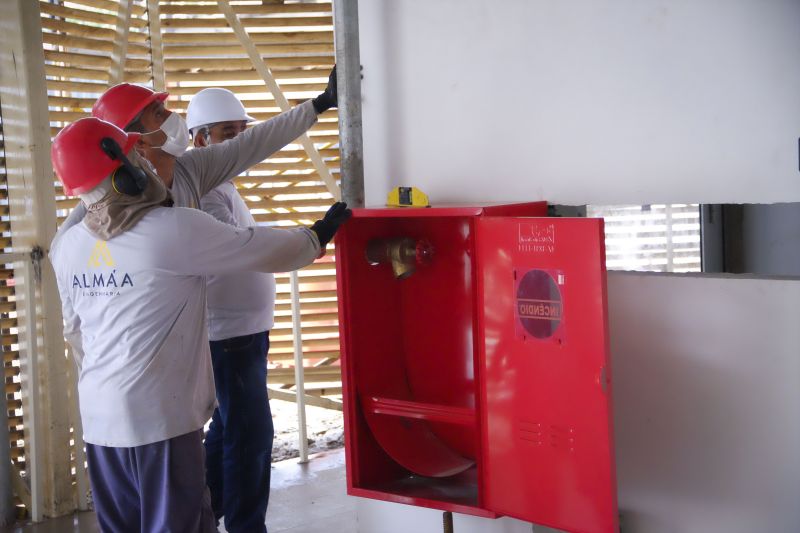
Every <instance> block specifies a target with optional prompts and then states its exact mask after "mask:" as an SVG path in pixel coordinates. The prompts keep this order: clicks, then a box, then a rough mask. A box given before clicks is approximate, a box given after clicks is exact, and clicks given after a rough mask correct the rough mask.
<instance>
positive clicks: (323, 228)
mask: <svg viewBox="0 0 800 533" xmlns="http://www.w3.org/2000/svg"><path fill="white" fill-rule="evenodd" d="M352 214H353V211H351V210H350V209H348V208H347V204H346V203H344V202H336V203H335V204H333V205H332V206H331V208H330V209H328V212H327V213H325V216H324V217H322V220H317V221H316V222H314V225H313V226H311V231H313V232H314V233H316V234H317V237H318V238H319V246H320V249H322V250H324V249H325V247H326V246H327V245H328V243H329V242H331V239H333V236H334V235H335V234H336V230H338V229H339V226H341V225H342V224H343V223H344V222H345V221H346V220H347V219H348V218H350V217H351V216H352Z"/></svg>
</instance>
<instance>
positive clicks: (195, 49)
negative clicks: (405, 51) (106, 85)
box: [46, 34, 331, 57]
mask: <svg viewBox="0 0 800 533" xmlns="http://www.w3.org/2000/svg"><path fill="white" fill-rule="evenodd" d="M48 35H52V34H48ZM76 39H77V38H76ZM46 41H47V42H50V41H51V39H47V40H46ZM76 42H78V41H76ZM76 47H77V48H79V47H78V46H76ZM330 48H331V46H330V45H329V44H325V43H310V44H261V45H258V46H257V50H258V53H259V54H261V55H262V56H266V57H270V56H271V55H280V54H284V55H288V54H324V53H327V52H328V51H329V50H330ZM164 54H165V55H168V56H172V57H175V56H184V57H204V56H224V57H228V56H234V57H235V56H241V55H242V47H241V46H239V45H235V44H234V45H226V44H218V45H213V46H203V45H178V44H170V45H165V46H164Z"/></svg>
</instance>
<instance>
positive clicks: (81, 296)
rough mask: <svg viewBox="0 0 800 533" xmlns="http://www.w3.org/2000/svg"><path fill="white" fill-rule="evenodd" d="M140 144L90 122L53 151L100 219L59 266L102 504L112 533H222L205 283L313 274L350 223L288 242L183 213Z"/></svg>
mask: <svg viewBox="0 0 800 533" xmlns="http://www.w3.org/2000/svg"><path fill="white" fill-rule="evenodd" d="M140 141H141V137H140V135H139V134H138V133H125V132H123V131H122V130H120V129H119V128H117V127H115V126H114V125H112V124H110V123H107V122H105V121H102V120H99V119H97V118H85V119H81V120H78V121H76V122H74V123H73V124H70V125H69V126H67V127H66V128H64V129H63V130H62V131H61V132H60V133H59V134H58V135H57V136H56V138H55V140H54V141H53V147H52V151H51V155H52V161H53V167H54V168H55V171H56V174H57V176H58V178H59V180H60V181H61V183H62V185H63V187H64V191H65V192H66V193H67V194H68V195H78V196H80V198H81V200H82V202H83V203H85V204H87V206H88V208H87V212H86V216H85V218H84V219H83V221H82V222H81V223H78V224H75V225H73V226H72V227H71V228H69V229H67V230H66V231H64V232H63V233H62V235H61V237H60V238H59V239H57V240H56V241H55V242H54V243H53V246H52V248H51V251H50V256H51V260H52V264H53V268H54V270H55V274H56V280H57V283H58V289H59V294H60V296H61V301H62V308H63V315H64V335H65V337H66V339H67V341H68V342H69V343H70V345H71V346H72V348H73V353H74V354H75V361H76V364H77V367H78V373H79V377H78V392H79V402H80V412H81V420H82V423H83V432H84V440H85V441H86V448H87V449H86V452H87V460H88V464H89V479H90V482H91V485H92V494H93V501H94V506H95V510H96V512H97V518H98V521H99V523H100V529H101V531H103V532H118V531H142V532H162V531H181V532H186V533H194V532H203V533H205V532H212V531H216V520H215V518H214V516H213V511H212V509H211V506H210V498H209V495H208V490H207V488H206V483H205V475H204V468H203V467H204V464H203V456H204V453H203V444H202V437H203V435H202V433H203V426H204V424H205V423H206V421H207V420H208V419H209V417H210V416H211V413H212V412H213V410H214V407H215V391H214V380H213V371H212V366H211V357H210V352H209V346H208V337H207V334H206V305H205V302H206V277H207V276H208V275H209V274H220V273H221V274H226V273H234V272H251V271H258V272H282V271H290V270H295V269H298V268H301V267H303V266H305V265H308V264H310V263H311V262H313V261H314V258H315V257H316V256H317V255H318V253H319V250H320V242H321V241H326V240H330V238H331V237H332V236H333V234H334V233H335V232H336V229H337V228H338V227H339V225H340V224H341V223H342V222H343V221H344V220H346V219H347V217H348V216H349V210H347V209H343V210H338V211H337V212H336V213H334V214H333V215H326V217H325V218H323V219H322V220H319V221H317V222H316V223H315V224H314V226H312V227H311V228H297V229H288V230H287V229H275V228H267V227H256V226H254V227H248V228H237V227H234V226H231V225H227V224H223V223H221V222H218V221H216V220H214V219H213V218H212V217H210V216H208V215H206V214H205V213H201V212H200V211H198V210H194V209H185V208H179V207H171V206H172V199H171V195H170V193H169V191H168V190H167V188H166V187H165V186H164V184H163V183H162V181H161V180H160V179H159V177H158V176H157V175H156V174H155V173H154V172H152V170H151V169H150V167H149V166H148V165H147V164H146V163H145V162H144V160H143V159H142V158H141V157H140V156H139V154H138V153H137V151H136V150H135V146H137V143H139V142H140Z"/></svg>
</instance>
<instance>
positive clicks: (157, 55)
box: [147, 0, 167, 91]
mask: <svg viewBox="0 0 800 533" xmlns="http://www.w3.org/2000/svg"><path fill="white" fill-rule="evenodd" d="M160 16H161V12H160V10H159V8H158V0H147V20H148V27H149V28H150V57H152V59H153V66H152V68H153V89H155V90H156V91H165V90H166V87H167V82H166V74H165V71H164V45H163V42H162V40H161V19H160V18H159V17H160Z"/></svg>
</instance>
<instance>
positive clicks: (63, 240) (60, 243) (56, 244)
mask: <svg viewBox="0 0 800 533" xmlns="http://www.w3.org/2000/svg"><path fill="white" fill-rule="evenodd" d="M88 237H91V234H90V233H89V230H88V229H86V226H85V225H84V224H83V222H82V221H79V222H78V223H77V224H73V225H72V226H70V227H68V228H64V230H63V231H59V232H58V233H56V236H55V237H53V240H52V241H51V242H50V256H51V257H53V258H55V257H57V256H58V254H60V253H61V251H62V250H65V249H72V248H73V246H75V245H76V244H78V243H79V241H80V240H81V239H86V238H88Z"/></svg>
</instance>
